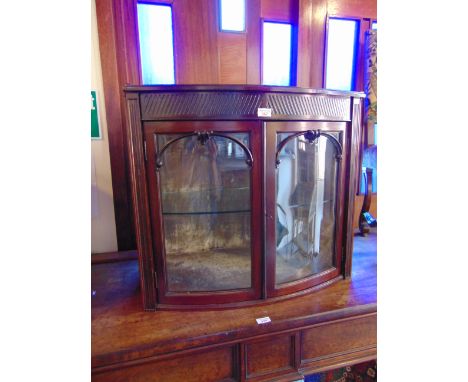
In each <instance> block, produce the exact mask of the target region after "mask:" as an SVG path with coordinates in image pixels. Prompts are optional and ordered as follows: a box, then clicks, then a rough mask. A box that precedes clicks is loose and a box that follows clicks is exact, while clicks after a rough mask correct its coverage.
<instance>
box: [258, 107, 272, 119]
mask: <svg viewBox="0 0 468 382" xmlns="http://www.w3.org/2000/svg"><path fill="white" fill-rule="evenodd" d="M257 116H259V117H271V109H270V108H268V107H259V108H258V109H257Z"/></svg>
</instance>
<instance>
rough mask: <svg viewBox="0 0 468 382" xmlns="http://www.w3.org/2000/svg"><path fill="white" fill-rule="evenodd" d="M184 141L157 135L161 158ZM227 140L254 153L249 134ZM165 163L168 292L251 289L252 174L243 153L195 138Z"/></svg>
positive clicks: (229, 144)
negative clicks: (235, 140) (250, 149)
mask: <svg viewBox="0 0 468 382" xmlns="http://www.w3.org/2000/svg"><path fill="white" fill-rule="evenodd" d="M182 135H183V134H182ZM182 135H176V134H156V135H155V144H156V147H157V150H158V152H160V151H161V150H162V148H163V147H164V146H165V145H166V144H167V143H169V142H170V141H172V140H174V139H175V138H178V137H181V136H182ZM225 135H228V136H229V137H234V138H236V139H238V140H240V141H241V142H242V143H244V144H245V146H246V147H249V134H248V133H236V134H234V133H229V134H227V133H226V134H225ZM161 159H162V167H161V168H160V170H159V182H160V192H161V203H162V217H163V226H164V227H163V229H164V239H165V242H164V244H165V259H166V278H167V288H168V291H169V292H204V291H206V292H208V291H220V290H233V289H242V288H250V287H251V279H252V274H251V273H252V272H251V194H250V188H251V169H250V167H249V165H248V164H247V163H246V159H247V157H246V153H245V152H244V151H243V149H242V147H241V146H240V145H239V144H237V143H236V142H234V141H232V140H230V139H228V138H225V137H217V136H211V137H210V138H209V139H208V140H207V141H206V142H202V141H201V140H199V138H198V137H197V136H196V135H192V136H187V137H184V138H182V139H180V140H177V141H175V142H174V143H172V144H169V146H168V148H167V149H166V150H165V151H164V154H163V155H162V158H161Z"/></svg>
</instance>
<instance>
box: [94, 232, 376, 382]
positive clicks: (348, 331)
mask: <svg viewBox="0 0 468 382" xmlns="http://www.w3.org/2000/svg"><path fill="white" fill-rule="evenodd" d="M375 250H376V235H375V232H371V234H370V235H369V236H367V237H365V238H361V237H355V240H354V255H353V267H352V277H351V278H350V279H346V280H342V281H339V282H336V283H334V284H333V285H329V286H327V287H326V288H323V289H321V290H318V291H316V292H314V293H309V294H307V295H302V296H301V295H298V296H297V297H296V298H292V299H288V300H284V301H276V302H275V303H270V304H264V305H255V306H250V307H242V308H235V309H219V310H208V311H207V310H204V311H175V310H159V311H156V312H145V311H143V309H142V305H141V304H142V303H141V298H140V295H139V274H138V262H137V261H136V260H130V261H121V262H117V263H102V264H95V265H93V266H92V290H93V296H92V362H91V363H92V380H93V381H94V382H101V381H112V382H119V381H122V382H123V381H125V382H134V381H138V382H140V381H145V382H146V381H157V382H163V381H181V382H182V381H183V382H188V381H297V380H301V379H302V378H303V376H304V375H307V374H312V373H315V372H319V371H322V370H327V369H332V368H336V367H340V366H343V365H349V364H353V363H358V362H361V361H366V360H370V359H376V358H377V348H376V346H377V345H376V339H377V330H376V329H377V304H376V302H377V293H376V285H377V276H376V253H375ZM262 317H269V318H270V320H271V322H269V323H265V324H257V321H256V319H257V318H262Z"/></svg>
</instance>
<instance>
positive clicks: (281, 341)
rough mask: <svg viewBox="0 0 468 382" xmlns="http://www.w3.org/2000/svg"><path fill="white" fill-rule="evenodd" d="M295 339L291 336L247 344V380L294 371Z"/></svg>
mask: <svg viewBox="0 0 468 382" xmlns="http://www.w3.org/2000/svg"><path fill="white" fill-rule="evenodd" d="M294 339H295V337H294V336H293V335H291V334H282V335H279V336H276V337H273V338H268V339H265V340H261V341H255V342H250V343H247V344H245V371H246V377H247V379H252V378H255V377H258V376H262V375H267V374H275V375H276V374H282V373H283V372H290V371H291V370H294V369H295V368H294V353H295V352H294V349H295V346H294Z"/></svg>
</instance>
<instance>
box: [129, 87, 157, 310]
mask: <svg viewBox="0 0 468 382" xmlns="http://www.w3.org/2000/svg"><path fill="white" fill-rule="evenodd" d="M127 107H128V115H129V123H128V134H127V136H128V140H127V145H128V153H129V159H130V176H131V179H132V183H131V184H132V198H133V214H134V219H135V230H136V241H137V248H138V261H139V266H140V283H141V291H142V298H143V307H144V309H145V310H153V309H155V308H156V290H155V285H156V280H155V272H154V271H155V268H154V262H153V251H152V243H151V223H150V216H149V204H148V193H147V188H146V171H145V153H144V143H143V137H142V127H141V121H140V106H139V100H138V96H137V95H134V94H129V95H127Z"/></svg>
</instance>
